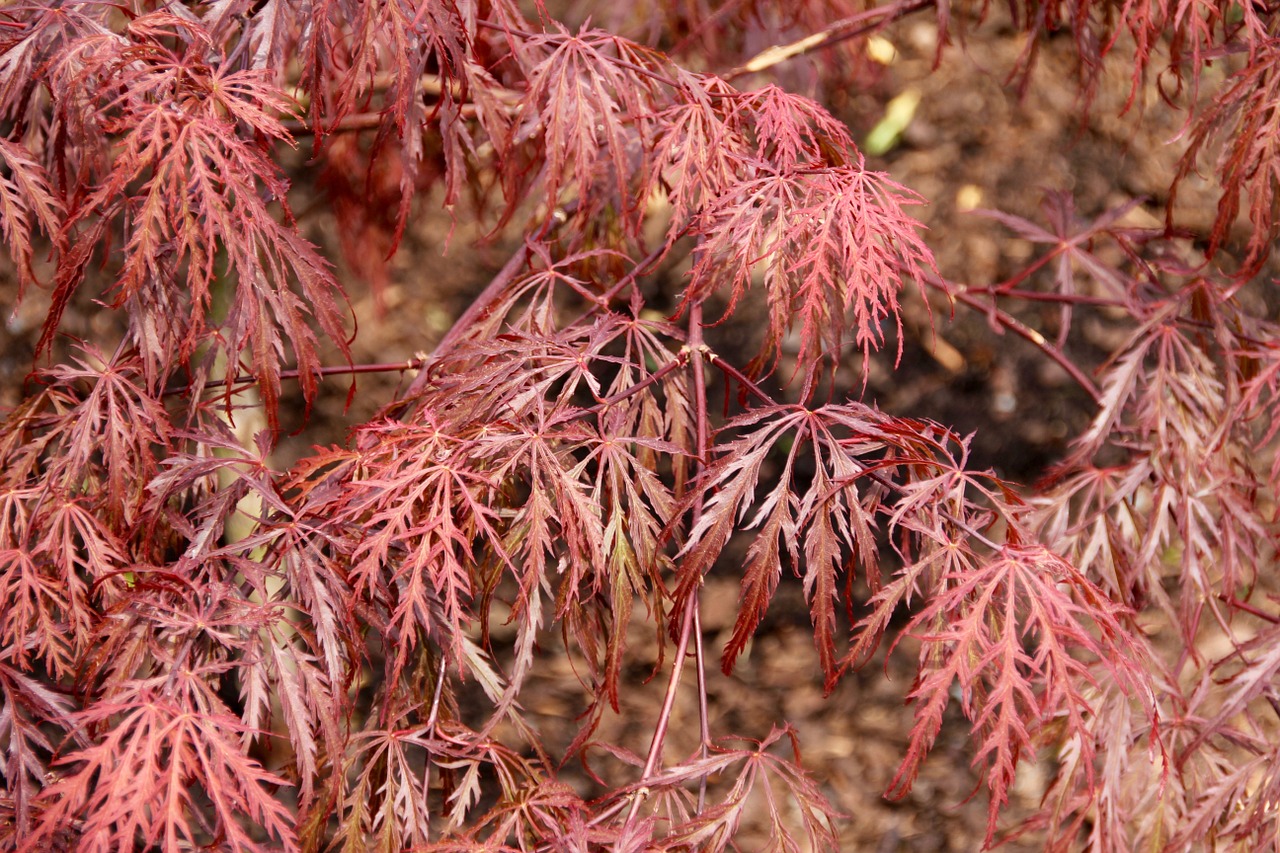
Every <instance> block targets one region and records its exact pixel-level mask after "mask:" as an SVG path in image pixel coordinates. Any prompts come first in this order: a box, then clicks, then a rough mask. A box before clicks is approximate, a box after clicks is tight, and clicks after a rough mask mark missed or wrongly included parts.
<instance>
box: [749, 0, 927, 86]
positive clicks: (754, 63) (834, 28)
mask: <svg viewBox="0 0 1280 853" xmlns="http://www.w3.org/2000/svg"><path fill="white" fill-rule="evenodd" d="M934 5H935V4H934V3H933V2H932V0H898V2H897V3H891V4H890V5H888V6H881V7H879V8H875V9H868V10H867V11H865V12H859V13H858V14H856V15H851V16H849V17H848V18H843V19H841V20H839V21H836V22H835V23H834V24H832V25H831V26H829V27H827V28H826V29H824V30H821V31H819V32H816V33H812V34H810V35H807V36H805V37H804V38H802V39H797V40H796V41H793V42H791V43H790V44H783V45H774V46H773V47H768V48H765V49H764V50H762V51H760V52H759V53H757V54H756V55H755V56H753V57H751V58H750V59H749V60H747V61H746V62H744V63H743V64H742V65H739V66H738V67H737V68H735V69H733V70H732V71H730V72H728V73H727V74H725V75H724V79H725V80H734V79H736V78H738V77H742V76H744V75H746V74H753V73H756V72H758V71H765V70H767V69H769V68H772V67H774V66H775V65H779V64H781V63H783V62H786V61H787V60H788V59H794V58H795V57H797V56H804V55H805V54H807V53H813V52H814V51H815V50H824V49H825V48H828V47H833V46H835V45H837V44H840V43H841V42H845V41H848V40H849V39H854V38H858V37H859V36H863V35H866V34H867V33H869V32H873V31H875V30H878V29H882V28H884V27H885V26H887V25H888V24H889V23H890V22H892V21H895V20H897V19H898V18H905V17H906V16H907V15H910V14H912V13H913V12H918V11H920V10H921V9H927V8H931V7H932V6H934Z"/></svg>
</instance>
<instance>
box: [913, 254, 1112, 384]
mask: <svg viewBox="0 0 1280 853" xmlns="http://www.w3.org/2000/svg"><path fill="white" fill-rule="evenodd" d="M921 283H923V284H927V285H928V286H929V287H931V288H933V289H934V290H937V291H939V292H940V293H942V294H944V295H945V296H946V297H947V299H949V300H950V301H951V302H953V303H954V302H957V301H959V302H963V303H964V304H965V305H967V306H969V307H970V308H972V309H974V310H975V311H981V312H983V313H984V314H986V315H988V316H989V317H991V318H992V319H994V320H995V321H996V322H998V323H999V324H1000V325H1001V326H1003V327H1004V328H1006V329H1008V330H1009V331H1011V332H1013V333H1014V334H1015V335H1017V336H1018V337H1020V338H1022V339H1023V340H1025V341H1028V342H1029V343H1031V344H1032V345H1033V346H1035V347H1036V348H1037V349H1038V350H1040V351H1041V352H1043V353H1044V354H1045V355H1047V356H1048V357H1049V358H1051V359H1053V361H1054V362H1056V363H1057V364H1058V366H1059V367H1061V368H1062V369H1063V370H1065V371H1066V372H1067V375H1069V376H1070V377H1071V378H1072V379H1074V380H1075V382H1076V384H1077V385H1079V386H1080V387H1081V388H1083V389H1084V391H1085V393H1087V394H1088V395H1089V396H1090V397H1091V398H1093V402H1094V403H1096V404H1099V405H1100V404H1101V403H1102V393H1101V392H1100V391H1099V390H1098V386H1097V385H1095V384H1094V383H1093V381H1092V380H1091V379H1089V377H1088V376H1086V375H1085V374H1084V371H1082V370H1081V369H1080V368H1079V367H1077V366H1076V365H1075V364H1074V363H1073V362H1072V361H1071V359H1069V358H1067V357H1066V355H1065V354H1064V353H1063V352H1062V350H1060V349H1058V348H1057V347H1056V346H1054V345H1053V344H1051V343H1049V341H1048V339H1047V338H1045V336H1044V335H1042V334H1040V333H1039V332H1037V331H1036V330H1035V329H1033V328H1031V327H1030V326H1027V325H1026V324H1025V323H1023V322H1022V321H1021V320H1019V319H1017V318H1016V317H1014V316H1013V315H1012V314H1010V313H1009V312H1007V311H1005V310H1003V309H1002V308H1000V307H999V306H998V305H996V304H995V302H994V301H992V302H991V303H990V304H987V303H984V302H983V301H982V300H981V299H978V298H977V297H976V296H974V295H973V294H972V293H971V292H969V288H968V287H966V286H965V285H962V284H956V283H954V282H950V281H947V280H946V279H944V278H942V277H941V276H937V275H932V274H925V275H923V276H922V277H921ZM979 292H985V291H979Z"/></svg>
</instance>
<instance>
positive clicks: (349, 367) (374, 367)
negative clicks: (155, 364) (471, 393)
mask: <svg viewBox="0 0 1280 853" xmlns="http://www.w3.org/2000/svg"><path fill="white" fill-rule="evenodd" d="M422 364H423V358H421V357H419V358H411V359H408V360H407V361H389V362H381V363H376V364H342V365H337V366H335V367H317V368H315V369H314V370H311V371H307V372H308V373H311V374H318V375H320V376H355V375H358V374H363V373H393V372H395V371H405V370H418V369H420V368H421V367H422ZM302 373H303V371H301V370H298V369H297V368H291V369H289V370H282V371H280V378H281V379H297V378H299V377H300V376H301V375H302ZM257 382H258V380H257V378H256V377H254V376H252V375H250V374H247V373H237V374H236V375H235V376H233V377H231V378H229V379H227V378H224V379H211V380H209V381H208V382H206V383H204V387H205V388H223V387H226V386H228V385H231V386H239V385H254V384H256V383H257ZM187 387H188V386H185V385H175V386H173V387H171V388H166V389H164V391H162V392H161V393H162V394H163V395H164V396H170V395H173V394H181V393H183V392H184V391H186V390H187Z"/></svg>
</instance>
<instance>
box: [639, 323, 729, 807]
mask: <svg viewBox="0 0 1280 853" xmlns="http://www.w3.org/2000/svg"><path fill="white" fill-rule="evenodd" d="M706 350H707V347H706V344H704V343H703V341H702V303H700V302H695V303H694V304H693V306H692V307H691V308H690V309H689V345H688V346H687V347H685V348H684V349H682V350H681V353H680V354H681V356H683V357H685V358H688V357H689V355H690V354H691V355H692V360H693V378H692V384H693V397H694V400H695V401H696V405H695V411H696V418H697V426H696V429H697V448H696V449H697V456H696V457H695V459H694V469H695V472H696V471H700V470H701V469H702V467H703V466H704V465H705V464H706V459H707V443H708V440H709V438H710V430H709V427H708V420H707V386H706V375H705V372H704V369H703V365H702V356H703V354H704V353H705V352H706ZM701 514H702V504H701V501H698V502H697V503H695V504H694V505H693V521H694V524H697V520H698V518H699V517H700V516H701ZM691 634H692V635H693V636H694V637H695V640H694V659H695V662H696V666H697V678H698V721H699V726H700V733H701V744H700V746H699V749H700V752H701V754H702V755H703V756H704V757H705V755H706V750H707V746H708V745H709V744H710V741H711V735H710V728H709V724H708V709H707V680H706V667H705V665H704V659H703V648H702V619H701V615H700V613H699V606H698V596H697V594H696V593H695V594H692V595H690V596H689V597H688V599H687V600H686V601H685V607H684V613H683V614H682V615H681V618H680V638H679V640H678V641H677V645H676V653H675V660H674V661H673V662H672V666H671V676H670V677H669V679H668V681H667V692H666V695H665V696H664V697H663V700H662V710H661V711H659V713H658V722H657V724H656V725H655V726H654V731H653V740H652V741H651V742H650V744H649V754H648V756H646V758H645V763H644V769H643V770H641V772H640V781H639V782H638V783H637V784H639V785H641V786H643V785H644V783H645V782H646V781H648V780H649V779H651V778H653V774H654V771H655V770H656V769H657V766H658V762H659V761H660V760H661V756H662V745H663V742H664V741H665V740H666V736H667V729H668V728H669V726H670V724H671V712H672V709H673V708H674V706H675V698H676V689H677V688H678V687H679V685H680V676H681V674H682V673H683V671H684V658H685V655H686V654H687V652H688V649H689V637H690V635H691ZM637 793H638V796H636V797H635V799H633V800H632V803H631V811H630V813H629V814H628V815H627V823H626V825H627V827H628V828H629V827H631V826H632V825H633V823H634V821H635V818H636V815H637V814H638V813H639V810H640V803H641V802H642V801H643V799H644V796H643V794H644V789H643V788H641V789H639V791H638V792H637ZM705 801H706V776H705V775H704V776H703V777H702V779H701V782H700V784H699V787H698V809H699V810H701V809H702V808H703V806H704V803H705Z"/></svg>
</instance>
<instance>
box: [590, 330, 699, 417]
mask: <svg viewBox="0 0 1280 853" xmlns="http://www.w3.org/2000/svg"><path fill="white" fill-rule="evenodd" d="M689 352H690V350H689V348H688V347H687V346H686V347H682V348H681V350H680V352H679V353H677V354H676V357H675V358H673V359H671V360H670V361H668V362H667V363H666V364H664V365H662V367H659V368H658V369H657V370H655V371H654V372H653V373H650V374H649V375H648V376H646V377H645V378H644V379H642V380H640V381H639V382H637V383H636V384H634V385H632V386H631V387H630V388H624V389H623V390H621V391H619V392H618V393H617V394H611V395H610V396H608V397H605V398H604V399H602V400H600V401H599V402H598V403H596V404H595V405H594V406H592V407H591V408H590V409H587V411H588V412H591V413H592V414H598V413H599V412H602V411H604V410H605V409H606V408H608V407H609V406H613V405H617V404H618V403H621V402H622V401H623V400H626V399H627V398H629V397H634V396H635V395H636V394H639V393H640V392H641V391H643V390H644V389H646V388H648V387H649V386H650V385H652V384H653V383H655V382H660V381H662V380H663V379H664V378H665V377H666V376H667V374H669V373H671V372H672V371H673V370H678V369H680V368H681V367H684V366H685V365H686V364H688V363H689Z"/></svg>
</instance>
